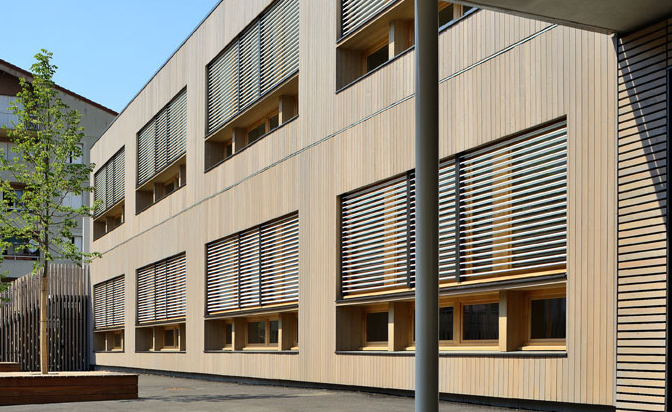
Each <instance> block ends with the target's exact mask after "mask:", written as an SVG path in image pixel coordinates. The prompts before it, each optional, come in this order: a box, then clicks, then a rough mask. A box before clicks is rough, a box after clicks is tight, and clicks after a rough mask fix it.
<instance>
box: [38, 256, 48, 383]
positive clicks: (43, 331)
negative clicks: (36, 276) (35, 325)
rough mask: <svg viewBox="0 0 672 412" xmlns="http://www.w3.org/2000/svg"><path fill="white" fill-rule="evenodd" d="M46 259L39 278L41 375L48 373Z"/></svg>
mask: <svg viewBox="0 0 672 412" xmlns="http://www.w3.org/2000/svg"><path fill="white" fill-rule="evenodd" d="M48 264H49V262H48V261H45V262H44V269H43V270H44V271H43V272H42V279H41V280H40V286H41V290H40V371H41V372H42V374H43V375H46V374H48V373H49V335H48V330H47V319H48V317H47V306H48V305H47V301H48V299H49V295H48V291H47V286H48V282H47V279H48V278H47V276H48V273H49V272H48V268H49V267H48Z"/></svg>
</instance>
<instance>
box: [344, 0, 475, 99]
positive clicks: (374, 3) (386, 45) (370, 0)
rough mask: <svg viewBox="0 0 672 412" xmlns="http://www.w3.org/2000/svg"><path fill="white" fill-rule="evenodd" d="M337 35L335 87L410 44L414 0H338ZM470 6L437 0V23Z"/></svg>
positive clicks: (348, 82) (412, 37)
mask: <svg viewBox="0 0 672 412" xmlns="http://www.w3.org/2000/svg"><path fill="white" fill-rule="evenodd" d="M338 1H339V2H340V12H341V14H340V38H339V39H338V41H337V44H336V65H337V83H336V87H337V89H342V88H344V87H346V86H347V85H349V84H351V83H353V82H355V81H356V80H358V79H359V78H360V77H362V76H363V75H365V74H367V73H369V72H371V71H374V70H376V69H377V68H379V67H380V66H382V65H383V64H384V63H386V62H387V61H389V60H392V59H393V58H395V57H396V56H399V55H400V54H402V53H403V52H404V51H406V50H408V49H409V48H411V47H413V45H414V44H415V38H414V20H415V10H414V3H413V0H367V1H361V0H338ZM470 9H471V8H470V7H467V6H461V5H458V4H452V3H449V2H446V1H439V2H438V10H439V26H440V27H444V26H446V25H447V24H448V23H450V22H452V21H455V20H457V19H459V18H460V17H462V16H463V15H464V14H465V13H466V12H467V11H468V10H470Z"/></svg>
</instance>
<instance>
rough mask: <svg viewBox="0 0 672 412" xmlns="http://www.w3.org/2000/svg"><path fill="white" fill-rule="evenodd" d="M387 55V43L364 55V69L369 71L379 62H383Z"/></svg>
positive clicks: (379, 63) (378, 64)
mask: <svg viewBox="0 0 672 412" xmlns="http://www.w3.org/2000/svg"><path fill="white" fill-rule="evenodd" d="M388 57H389V51H388V46H387V44H386V45H385V46H383V47H381V48H380V49H378V50H376V51H375V52H373V53H371V54H369V55H368V56H367V57H366V71H367V72H370V71H371V70H373V69H375V68H376V67H378V66H380V65H381V64H383V63H385V62H386V61H387V59H388Z"/></svg>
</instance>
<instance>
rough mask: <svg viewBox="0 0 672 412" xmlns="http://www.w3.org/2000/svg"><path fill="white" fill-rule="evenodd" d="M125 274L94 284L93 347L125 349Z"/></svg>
mask: <svg viewBox="0 0 672 412" xmlns="http://www.w3.org/2000/svg"><path fill="white" fill-rule="evenodd" d="M124 282H125V276H124V275H121V276H117V277H115V278H112V279H109V280H106V281H104V282H101V283H98V284H96V285H94V286H93V327H94V331H93V349H94V350H95V351H122V350H123V349H124V322H125V319H124V315H125V310H124V307H125V304H126V302H125V283H124Z"/></svg>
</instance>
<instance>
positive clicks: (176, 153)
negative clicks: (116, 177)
mask: <svg viewBox="0 0 672 412" xmlns="http://www.w3.org/2000/svg"><path fill="white" fill-rule="evenodd" d="M186 150H187V90H186V89H184V90H182V91H181V92H180V93H178V95H177V96H175V98H173V100H172V101H171V102H170V103H168V104H167V105H166V106H165V107H164V108H163V109H161V111H159V113H158V114H157V115H156V116H154V118H153V119H152V120H150V122H149V123H147V124H146V125H145V127H143V128H142V130H140V132H139V133H138V157H137V159H138V175H137V185H138V187H139V186H142V184H144V183H146V182H147V181H149V180H150V179H151V178H152V177H154V176H156V175H157V174H158V173H159V172H161V171H162V170H163V169H165V168H166V167H167V166H169V165H170V164H172V163H173V162H174V161H175V160H177V159H178V158H180V157H181V156H182V155H183V154H184V153H186Z"/></svg>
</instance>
